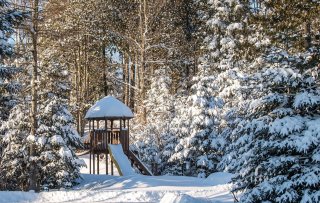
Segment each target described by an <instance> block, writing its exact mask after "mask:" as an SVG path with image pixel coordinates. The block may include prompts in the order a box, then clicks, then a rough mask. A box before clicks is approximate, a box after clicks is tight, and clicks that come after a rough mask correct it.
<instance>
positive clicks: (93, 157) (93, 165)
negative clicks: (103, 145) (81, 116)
mask: <svg viewBox="0 0 320 203" xmlns="http://www.w3.org/2000/svg"><path fill="white" fill-rule="evenodd" d="M95 138H96V137H95V132H94V120H92V139H93V147H92V148H93V149H92V150H93V154H92V170H93V174H95V164H96V163H95V156H94V153H95V151H94V148H95V144H96V143H95V140H96V139H95Z"/></svg>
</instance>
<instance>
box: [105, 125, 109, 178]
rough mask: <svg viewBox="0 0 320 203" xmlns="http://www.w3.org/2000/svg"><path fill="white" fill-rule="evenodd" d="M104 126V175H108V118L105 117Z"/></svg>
mask: <svg viewBox="0 0 320 203" xmlns="http://www.w3.org/2000/svg"><path fill="white" fill-rule="evenodd" d="M104 126H105V131H106V136H105V137H106V138H105V139H106V140H105V141H106V146H105V147H106V175H108V143H109V140H108V120H107V119H105V120H104Z"/></svg>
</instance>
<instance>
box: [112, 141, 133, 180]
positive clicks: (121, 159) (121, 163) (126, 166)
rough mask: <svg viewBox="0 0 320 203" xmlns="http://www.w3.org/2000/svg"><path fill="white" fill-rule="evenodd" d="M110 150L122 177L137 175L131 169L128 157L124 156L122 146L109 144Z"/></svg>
mask: <svg viewBox="0 0 320 203" xmlns="http://www.w3.org/2000/svg"><path fill="white" fill-rule="evenodd" d="M108 148H109V153H110V155H111V159H112V160H113V162H114V163H115V165H116V167H117V169H118V171H119V174H120V175H121V176H130V175H135V174H136V173H135V171H134V169H133V168H132V167H131V163H130V161H129V159H128V157H127V156H126V155H125V154H124V152H123V149H122V146H121V144H115V145H114V144H109V145H108Z"/></svg>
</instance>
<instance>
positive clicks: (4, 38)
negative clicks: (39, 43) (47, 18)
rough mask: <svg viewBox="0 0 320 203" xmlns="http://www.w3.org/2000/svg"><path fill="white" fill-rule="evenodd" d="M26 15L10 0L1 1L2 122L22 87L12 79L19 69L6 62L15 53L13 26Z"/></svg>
mask: <svg viewBox="0 0 320 203" xmlns="http://www.w3.org/2000/svg"><path fill="white" fill-rule="evenodd" d="M24 17H25V15H24V14H23V13H21V12H19V11H17V10H15V9H12V8H11V4H10V3H9V2H8V1H6V0H1V1H0V122H1V121H2V120H5V119H6V118H7V117H8V113H9V111H10V109H11V108H12V107H13V106H14V104H15V97H14V93H16V92H17V91H18V90H19V88H20V85H19V84H18V83H17V82H14V81H13V80H12V79H13V77H14V75H16V74H17V72H18V71H19V69H17V68H16V67H12V66H8V65H5V64H4V62H5V60H6V59H8V58H10V57H12V55H13V46H12V43H11V42H10V37H11V35H12V34H13V32H14V29H13V27H14V26H15V25H18V24H20V23H21V21H22V20H23V18H24Z"/></svg>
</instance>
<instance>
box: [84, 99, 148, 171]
mask: <svg viewBox="0 0 320 203" xmlns="http://www.w3.org/2000/svg"><path fill="white" fill-rule="evenodd" d="M132 118H133V113H132V111H131V109H130V108H129V107H128V106H126V105H125V104H124V103H122V102H121V101H119V100H118V99H116V98H115V97H113V96H106V97H104V98H102V99H101V100H99V101H97V102H96V103H95V104H94V105H93V106H92V107H91V108H90V109H89V110H88V112H87V114H86V116H85V119H87V120H88V122H89V136H88V139H86V140H85V146H86V148H87V149H88V150H89V153H90V164H89V171H90V174H91V173H92V174H95V173H96V172H97V174H99V164H100V158H99V157H100V155H105V157H106V160H105V161H106V162H105V164H106V174H109V171H108V168H109V167H108V163H109V157H110V159H111V161H110V164H111V175H113V174H114V171H113V170H114V167H113V165H115V166H116V167H117V169H118V171H119V174H121V175H127V174H126V173H125V172H126V171H133V170H131V169H132V166H133V165H135V166H136V168H137V169H138V170H139V171H140V172H141V173H142V174H144V175H152V173H151V172H150V171H149V170H148V168H147V167H146V166H145V165H144V164H143V163H142V162H141V161H140V159H139V158H138V157H137V156H135V154H134V153H133V152H132V151H130V149H129V120H130V119H132ZM115 145H120V146H118V147H115ZM128 163H131V165H130V164H128ZM129 167H130V169H128V168H129Z"/></svg>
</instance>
